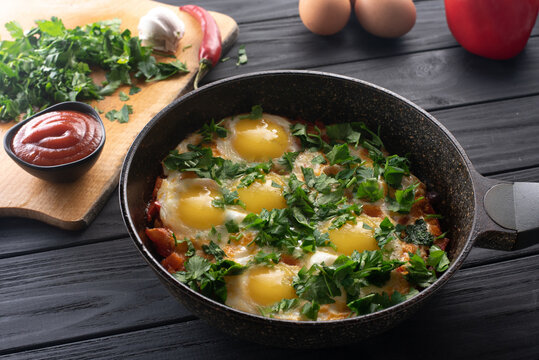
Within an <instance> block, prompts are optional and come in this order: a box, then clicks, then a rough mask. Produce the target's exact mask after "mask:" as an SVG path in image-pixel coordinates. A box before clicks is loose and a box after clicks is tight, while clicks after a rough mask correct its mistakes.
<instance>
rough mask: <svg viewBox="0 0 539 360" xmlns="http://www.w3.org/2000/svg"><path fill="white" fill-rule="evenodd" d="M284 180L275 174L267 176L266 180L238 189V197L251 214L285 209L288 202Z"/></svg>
mask: <svg viewBox="0 0 539 360" xmlns="http://www.w3.org/2000/svg"><path fill="white" fill-rule="evenodd" d="M284 185H285V184H284V182H283V180H282V179H281V178H280V177H279V176H277V175H276V174H274V173H270V174H268V175H266V176H265V180H256V181H255V182H253V183H252V184H251V185H249V186H247V187H238V190H237V191H238V195H239V198H240V200H241V201H243V203H244V204H245V210H247V211H248V212H250V213H256V214H258V213H260V211H262V209H267V210H271V209H284V208H285V207H286V200H285V198H284V196H283V188H284Z"/></svg>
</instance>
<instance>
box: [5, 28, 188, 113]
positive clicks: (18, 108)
mask: <svg viewBox="0 0 539 360" xmlns="http://www.w3.org/2000/svg"><path fill="white" fill-rule="evenodd" d="M120 23H121V21H120V20H119V19H114V20H107V21H100V22H96V23H93V24H90V25H86V26H84V27H82V28H81V27H76V28H74V29H66V28H65V26H64V24H63V23H62V20H60V19H58V18H56V17H53V18H51V20H38V21H36V24H37V27H35V28H33V29H31V30H29V31H27V32H26V33H24V32H23V30H22V28H21V26H20V25H19V24H17V23H16V22H14V21H11V22H9V23H7V24H5V27H6V29H7V30H8V31H9V32H10V34H11V37H12V38H13V40H3V41H0V121H4V122H6V121H10V120H12V119H15V118H17V117H19V116H20V114H25V116H26V117H29V116H31V115H33V114H34V113H36V112H37V111H39V110H41V109H44V108H45V107H47V106H50V105H51V104H53V103H58V102H62V101H68V100H71V101H75V100H93V99H97V100H100V99H103V96H106V95H110V94H112V93H114V92H115V91H116V90H117V89H118V87H119V86H120V85H122V84H126V85H132V77H135V78H141V79H144V80H145V81H156V80H164V79H166V78H168V77H170V76H172V75H175V74H178V73H180V74H182V73H187V72H188V70H187V67H186V65H185V64H184V63H181V62H179V61H177V60H176V61H173V62H171V63H163V62H157V60H156V59H155V57H153V56H152V55H151V52H152V49H151V48H149V47H144V46H141V42H140V40H139V39H138V38H137V37H132V36H131V32H130V31H129V30H128V29H126V30H123V31H122V30H120ZM95 67H100V68H102V69H104V70H105V72H106V74H105V75H106V81H104V82H103V83H102V84H101V85H97V84H95V83H94V82H93V80H92V78H91V77H90V73H91V69H92V68H95ZM135 88H136V87H132V89H135ZM130 93H131V91H130ZM126 109H127V108H126ZM119 112H121V113H122V114H124V113H126V112H127V113H128V110H124V109H123V108H122V110H120V111H119ZM113 119H116V120H118V121H120V120H122V121H120V122H123V120H126V118H124V116H123V115H122V116H121V118H119V117H118V116H116V114H114V117H113Z"/></svg>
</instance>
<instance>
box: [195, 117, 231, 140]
mask: <svg viewBox="0 0 539 360" xmlns="http://www.w3.org/2000/svg"><path fill="white" fill-rule="evenodd" d="M222 123H223V120H221V121H219V122H218V123H215V120H214V119H211V121H210V123H209V124H208V123H206V124H204V125H202V128H201V129H200V130H199V131H198V133H199V134H200V135H202V142H205V143H208V142H211V141H212V140H213V134H216V135H217V136H219V137H220V138H224V137H226V136H227V135H228V130H227V129H226V128H225V127H223V126H221V124H222Z"/></svg>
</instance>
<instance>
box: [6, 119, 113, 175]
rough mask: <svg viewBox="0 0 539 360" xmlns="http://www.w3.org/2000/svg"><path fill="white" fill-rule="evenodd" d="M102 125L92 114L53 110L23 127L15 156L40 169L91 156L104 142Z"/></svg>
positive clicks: (15, 144) (15, 141)
mask: <svg viewBox="0 0 539 360" xmlns="http://www.w3.org/2000/svg"><path fill="white" fill-rule="evenodd" d="M102 138H103V131H102V128H101V124H100V123H99V122H98V121H97V120H96V119H95V118H93V117H92V116H91V115H88V114H85V113H82V112H79V111H71V110H62V111H51V112H48V113H45V114H43V115H40V116H38V117H36V118H34V119H32V120H30V121H29V122H27V123H26V124H25V125H24V126H22V127H21V128H20V130H19V131H18V132H17V133H16V134H15V136H14V137H13V141H12V143H11V149H12V151H13V153H14V154H15V155H16V156H17V157H19V158H20V159H21V160H24V161H26V162H28V163H31V164H34V165H40V166H53V165H61V164H67V163H70V162H73V161H77V160H80V159H82V158H85V157H86V156H88V155H90V154H91V153H92V152H93V151H94V150H95V149H97V147H98V146H99V143H100V142H101V139H102Z"/></svg>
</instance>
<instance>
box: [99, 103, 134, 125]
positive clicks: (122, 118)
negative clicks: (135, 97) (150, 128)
mask: <svg viewBox="0 0 539 360" xmlns="http://www.w3.org/2000/svg"><path fill="white" fill-rule="evenodd" d="M132 113H133V106H132V105H127V104H125V105H124V106H122V108H121V109H120V111H118V110H110V111H109V112H107V113H106V114H105V117H106V118H107V119H109V120H110V121H114V120H118V122H119V123H120V124H123V123H126V122H128V121H129V115H130V114H132Z"/></svg>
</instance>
